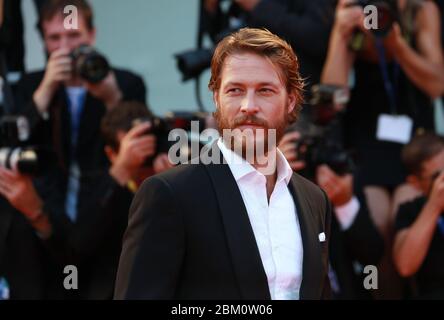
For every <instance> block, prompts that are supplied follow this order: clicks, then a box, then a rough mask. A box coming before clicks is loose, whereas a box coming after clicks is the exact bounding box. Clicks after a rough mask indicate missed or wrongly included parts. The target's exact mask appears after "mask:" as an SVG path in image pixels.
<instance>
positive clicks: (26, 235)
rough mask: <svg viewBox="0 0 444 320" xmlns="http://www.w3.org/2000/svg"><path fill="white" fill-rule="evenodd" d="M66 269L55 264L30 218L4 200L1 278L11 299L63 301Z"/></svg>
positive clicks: (0, 210) (0, 230) (0, 208)
mask: <svg viewBox="0 0 444 320" xmlns="http://www.w3.org/2000/svg"><path fill="white" fill-rule="evenodd" d="M62 270H63V269H59V270H57V268H56V267H55V264H54V261H53V260H52V257H51V255H50V254H48V251H47V250H46V248H45V244H44V242H43V241H42V240H41V239H40V238H39V237H38V236H37V234H36V232H35V230H34V229H33V227H32V226H31V225H30V224H29V222H28V221H27V219H26V218H25V217H24V216H23V215H22V214H21V213H19V212H17V211H16V210H15V209H14V208H12V207H11V206H10V205H9V203H8V202H7V201H6V199H4V198H3V197H0V277H4V278H5V279H6V281H7V282H8V284H9V289H10V299H14V300H22V299H26V300H31V299H32V300H34V299H36V300H39V299H60V298H62V297H63V292H64V291H65V290H64V289H63V287H62V285H61V284H62V283H63V277H62V276H63V273H62Z"/></svg>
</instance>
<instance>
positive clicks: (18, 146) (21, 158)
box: [0, 115, 54, 175]
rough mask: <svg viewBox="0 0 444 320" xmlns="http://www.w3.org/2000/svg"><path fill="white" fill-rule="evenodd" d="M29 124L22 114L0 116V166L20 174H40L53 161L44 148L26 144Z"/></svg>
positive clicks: (50, 154) (49, 153)
mask: <svg viewBox="0 0 444 320" xmlns="http://www.w3.org/2000/svg"><path fill="white" fill-rule="evenodd" d="M29 133H30V129H29V124H28V121H27V119H26V118H25V117H23V116H9V115H8V116H3V117H1V118H0V166H1V167H4V168H7V169H9V170H13V171H17V172H20V173H21V174H29V175H40V174H41V173H43V172H44V171H46V170H47V169H48V168H49V167H50V166H51V164H52V163H53V162H54V161H53V160H54V158H53V156H54V155H53V154H52V153H51V152H50V151H49V150H48V149H46V148H43V147H37V146H30V145H27V140H28V139H29Z"/></svg>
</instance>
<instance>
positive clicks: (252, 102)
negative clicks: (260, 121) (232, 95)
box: [241, 91, 259, 114]
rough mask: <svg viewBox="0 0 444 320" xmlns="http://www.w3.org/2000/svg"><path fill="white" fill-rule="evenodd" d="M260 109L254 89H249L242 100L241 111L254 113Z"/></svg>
mask: <svg viewBox="0 0 444 320" xmlns="http://www.w3.org/2000/svg"><path fill="white" fill-rule="evenodd" d="M258 111H259V107H258V105H257V101H256V96H255V93H254V91H248V92H247V94H246V95H245V96H244V97H243V99H242V102H241V112H243V113H247V114H254V113H257V112H258Z"/></svg>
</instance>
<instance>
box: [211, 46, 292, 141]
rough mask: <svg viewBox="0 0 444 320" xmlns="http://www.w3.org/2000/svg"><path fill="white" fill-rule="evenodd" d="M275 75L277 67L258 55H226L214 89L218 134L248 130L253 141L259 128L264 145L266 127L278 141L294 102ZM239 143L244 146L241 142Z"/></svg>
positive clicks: (266, 133)
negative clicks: (218, 84) (224, 131)
mask: <svg viewBox="0 0 444 320" xmlns="http://www.w3.org/2000/svg"><path fill="white" fill-rule="evenodd" d="M279 75H280V74H279V69H278V67H277V66H275V65H273V63H272V62H271V61H269V60H267V59H266V58H264V57H261V56H259V55H256V54H253V53H241V54H235V55H232V56H229V57H227V58H226V60H225V63H224V66H223V69H222V74H221V84H220V88H219V90H217V91H216V92H214V101H215V103H216V112H215V118H216V120H217V122H218V127H219V130H220V131H221V133H222V130H223V129H240V130H241V131H242V132H243V131H244V130H251V131H252V132H254V139H255V142H259V141H258V140H259V139H261V138H260V136H258V135H257V134H256V131H257V129H263V130H264V131H265V141H264V142H265V146H266V148H267V144H268V140H267V136H268V129H276V141H277V142H278V141H279V140H280V138H281V137H282V135H283V133H284V131H285V128H286V126H287V124H288V116H289V113H290V112H291V111H292V110H293V109H294V107H295V103H296V98H295V96H294V95H293V94H290V95H289V94H288V93H287V90H286V86H285V84H284V82H283V80H282V79H281V77H280V76H279ZM235 139H236V138H235ZM242 145H243V148H245V141H243V142H242Z"/></svg>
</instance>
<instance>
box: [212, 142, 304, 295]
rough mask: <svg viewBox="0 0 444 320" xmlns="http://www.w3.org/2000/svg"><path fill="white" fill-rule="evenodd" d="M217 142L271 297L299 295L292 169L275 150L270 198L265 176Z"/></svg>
mask: <svg viewBox="0 0 444 320" xmlns="http://www.w3.org/2000/svg"><path fill="white" fill-rule="evenodd" d="M217 145H218V147H219V149H220V150H221V152H222V155H223V156H224V159H225V161H226V162H227V164H228V166H229V167H230V170H231V172H232V174H233V176H234V179H235V180H236V183H237V185H238V187H239V190H240V193H241V195H242V199H243V201H244V204H245V207H246V209H247V213H248V217H249V219H250V223H251V227H252V228H253V233H254V236H255V239H256V244H257V247H258V249H259V254H260V257H261V260H262V265H263V267H264V270H265V273H266V275H267V280H268V288H269V290H270V296H271V299H273V300H296V299H299V289H300V287H301V282H302V260H303V245H302V238H301V230H300V226H299V220H298V215H297V212H296V206H295V204H294V200H293V197H292V195H291V193H290V191H289V189H288V183H289V182H290V179H291V176H292V174H293V171H292V169H291V167H290V165H289V164H288V162H287V160H286V159H285V157H284V155H283V154H282V153H281V152H280V151H279V150H278V151H277V157H276V168H277V179H276V184H275V186H274V190H273V192H272V194H271V197H270V201H269V202H268V200H267V188H266V178H265V176H264V175H263V174H262V173H260V172H258V171H257V170H256V169H255V168H254V167H253V166H252V165H251V164H249V163H248V162H247V161H246V160H245V159H243V158H241V157H240V156H239V155H237V154H236V153H234V152H233V151H231V150H230V149H228V148H227V147H226V146H225V145H224V143H223V142H222V140H221V139H219V140H218V141H217Z"/></svg>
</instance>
